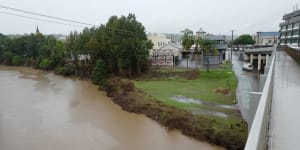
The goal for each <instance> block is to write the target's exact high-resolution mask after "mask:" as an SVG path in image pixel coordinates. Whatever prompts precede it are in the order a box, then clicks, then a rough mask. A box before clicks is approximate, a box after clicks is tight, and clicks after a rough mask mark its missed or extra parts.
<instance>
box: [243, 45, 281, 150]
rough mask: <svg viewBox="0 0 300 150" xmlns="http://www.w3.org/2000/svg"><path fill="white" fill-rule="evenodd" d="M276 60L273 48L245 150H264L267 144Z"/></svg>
mask: <svg viewBox="0 0 300 150" xmlns="http://www.w3.org/2000/svg"><path fill="white" fill-rule="evenodd" d="M275 59H276V49H275V48H274V51H273V54H272V58H271V60H272V61H271V64H270V66H269V68H268V74H267V78H266V81H265V85H264V88H263V91H262V93H261V97H260V100H259V103H258V107H257V110H256V113H255V117H254V119H253V123H252V125H250V126H251V129H250V132H249V135H248V139H247V143H246V146H245V150H265V149H267V144H268V132H269V122H270V111H271V103H272V95H273V77H274V65H275Z"/></svg>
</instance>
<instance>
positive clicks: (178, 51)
mask: <svg viewBox="0 0 300 150" xmlns="http://www.w3.org/2000/svg"><path fill="white" fill-rule="evenodd" d="M182 49H183V48H182V46H181V45H180V44H178V43H170V44H167V45H165V46H163V47H161V48H160V49H158V50H153V53H152V55H151V57H152V65H153V66H174V65H176V64H177V63H178V62H179V61H180V60H181V59H182Z"/></svg>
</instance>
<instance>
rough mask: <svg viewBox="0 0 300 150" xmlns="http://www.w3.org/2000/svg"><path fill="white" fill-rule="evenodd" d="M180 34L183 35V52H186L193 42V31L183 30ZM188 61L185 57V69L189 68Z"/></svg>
mask: <svg viewBox="0 0 300 150" xmlns="http://www.w3.org/2000/svg"><path fill="white" fill-rule="evenodd" d="M181 33H183V37H182V38H181V45H182V47H183V48H184V50H186V51H188V50H189V49H190V48H191V47H192V45H193V44H194V42H195V41H194V37H193V31H192V30H190V29H185V30H183V31H181ZM188 59H189V58H188V57H187V59H186V68H187V69H188V67H189V65H188V63H189V62H188V61H189V60H188Z"/></svg>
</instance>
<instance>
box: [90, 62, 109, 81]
mask: <svg viewBox="0 0 300 150" xmlns="http://www.w3.org/2000/svg"><path fill="white" fill-rule="evenodd" d="M107 78H108V67H107V64H106V63H105V62H104V61H103V60H101V59H98V60H97V62H96V66H95V67H94V69H93V74H92V80H93V83H94V84H97V85H101V86H105V83H106V79H107Z"/></svg>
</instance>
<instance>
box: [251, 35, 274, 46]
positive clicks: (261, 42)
mask: <svg viewBox="0 0 300 150" xmlns="http://www.w3.org/2000/svg"><path fill="white" fill-rule="evenodd" d="M278 37H279V32H257V33H256V35H255V36H254V40H255V45H257V46H273V45H274V44H277V41H278Z"/></svg>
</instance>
